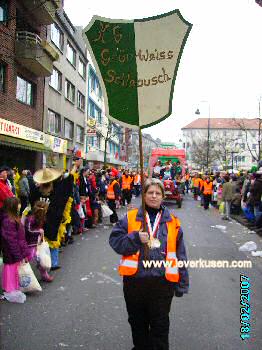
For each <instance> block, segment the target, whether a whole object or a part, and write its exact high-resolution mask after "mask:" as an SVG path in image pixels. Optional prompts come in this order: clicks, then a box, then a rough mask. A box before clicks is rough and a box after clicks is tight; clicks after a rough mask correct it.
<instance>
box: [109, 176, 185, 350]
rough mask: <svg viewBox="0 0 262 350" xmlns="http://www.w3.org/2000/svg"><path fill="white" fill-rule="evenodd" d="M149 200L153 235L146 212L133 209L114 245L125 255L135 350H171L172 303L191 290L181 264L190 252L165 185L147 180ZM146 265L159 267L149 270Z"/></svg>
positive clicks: (122, 265) (116, 233) (123, 269)
mask: <svg viewBox="0 0 262 350" xmlns="http://www.w3.org/2000/svg"><path fill="white" fill-rule="evenodd" d="M144 196H145V197H144V198H145V205H146V223H147V232H144V231H143V228H142V227H143V221H144V217H143V210H142V207H140V208H139V209H133V210H130V211H129V212H128V213H127V215H126V216H125V217H124V218H123V219H121V220H120V221H119V222H118V223H117V224H116V225H115V226H114V228H113V230H112V232H111V235H110V238H109V244H110V246H111V247H112V248H113V249H114V251H115V252H116V253H118V254H120V255H122V258H121V260H120V264H119V274H120V275H121V276H123V284H124V298H125V302H126V308H127V312H128V321H129V323H130V326H131V330H132V337H133V343H134V349H136V350H146V349H150V350H153V349H155V350H168V349H169V341H168V336H169V311H170V307H171V302H172V299H173V296H174V295H175V296H177V297H181V296H183V294H184V293H187V292H188V287H189V277H188V271H187V269H186V267H178V265H177V261H181V260H184V261H186V260H187V256H186V249H185V245H184V240H183V231H182V228H181V225H180V221H179V220H178V219H177V218H176V217H175V216H174V215H173V214H171V212H170V211H169V209H168V208H166V207H164V206H163V205H162V201H163V198H164V186H163V184H162V182H161V181H160V180H159V179H155V178H153V179H147V180H146V181H145V184H144ZM145 245H147V246H148V252H147V254H146V255H147V256H146V255H145V248H144V247H145ZM146 263H147V264H153V265H151V267H150V268H149V267H147V266H149V265H147V266H146V265H145V264H146ZM154 263H157V265H154Z"/></svg>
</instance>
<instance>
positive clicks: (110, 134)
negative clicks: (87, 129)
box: [101, 119, 123, 167]
mask: <svg viewBox="0 0 262 350" xmlns="http://www.w3.org/2000/svg"><path fill="white" fill-rule="evenodd" d="M113 125H114V124H113V123H112V122H111V120H109V119H108V120H107V131H106V135H102V134H101V136H102V138H103V139H104V140H105V149H104V167H105V166H106V162H107V145H108V142H109V141H111V140H113V139H114V138H115V137H118V138H120V136H121V135H123V133H121V132H120V131H119V128H115V127H114V126H113Z"/></svg>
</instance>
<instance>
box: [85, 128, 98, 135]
mask: <svg viewBox="0 0 262 350" xmlns="http://www.w3.org/2000/svg"><path fill="white" fill-rule="evenodd" d="M86 134H87V136H96V130H95V129H91V128H87V131H86Z"/></svg>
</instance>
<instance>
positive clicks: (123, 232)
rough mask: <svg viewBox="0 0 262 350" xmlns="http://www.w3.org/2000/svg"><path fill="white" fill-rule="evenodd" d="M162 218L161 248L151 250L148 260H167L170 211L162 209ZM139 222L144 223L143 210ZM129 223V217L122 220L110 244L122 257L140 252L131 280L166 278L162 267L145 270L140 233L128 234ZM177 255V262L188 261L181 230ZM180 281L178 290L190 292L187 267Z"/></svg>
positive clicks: (140, 210)
mask: <svg viewBox="0 0 262 350" xmlns="http://www.w3.org/2000/svg"><path fill="white" fill-rule="evenodd" d="M162 209H163V212H162V218H161V221H160V226H159V230H158V239H159V240H160V242H161V247H160V248H157V249H151V250H149V257H148V260H166V247H167V225H166V222H169V221H171V220H172V218H171V213H170V211H169V210H168V209H167V208H165V207H162ZM136 220H137V221H141V222H143V213H142V208H139V211H138V213H137V217H136ZM127 228H128V222H127V216H125V217H124V218H123V219H121V220H120V221H119V222H118V223H117V224H116V225H115V226H114V228H113V230H112V232H111V235H110V237H109V244H110V246H111V247H112V248H113V249H114V251H115V252H116V253H118V254H121V255H126V256H128V255H132V254H135V253H136V252H137V251H138V250H140V255H139V262H138V271H137V273H136V274H135V275H134V276H132V277H131V278H145V277H163V276H165V267H164V266H163V265H162V267H160V268H156V267H151V268H145V267H144V265H143V260H144V249H143V248H142V246H143V245H142V243H141V241H140V238H139V232H138V231H134V232H131V233H129V234H128V231H127ZM176 250H177V251H176V255H177V260H184V261H186V260H187V255H186V249H185V245H184V239H183V231H182V229H181V228H180V229H179V233H178V237H177V243H176ZM179 274H180V280H179V282H178V283H176V290H177V291H178V292H181V293H187V292H188V286H189V277H188V271H187V269H186V268H185V267H183V268H179Z"/></svg>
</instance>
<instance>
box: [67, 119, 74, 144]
mask: <svg viewBox="0 0 262 350" xmlns="http://www.w3.org/2000/svg"><path fill="white" fill-rule="evenodd" d="M73 137H74V123H73V122H71V121H70V120H68V119H65V138H66V139H69V140H73Z"/></svg>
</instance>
